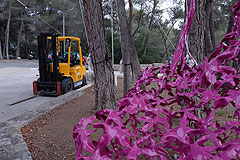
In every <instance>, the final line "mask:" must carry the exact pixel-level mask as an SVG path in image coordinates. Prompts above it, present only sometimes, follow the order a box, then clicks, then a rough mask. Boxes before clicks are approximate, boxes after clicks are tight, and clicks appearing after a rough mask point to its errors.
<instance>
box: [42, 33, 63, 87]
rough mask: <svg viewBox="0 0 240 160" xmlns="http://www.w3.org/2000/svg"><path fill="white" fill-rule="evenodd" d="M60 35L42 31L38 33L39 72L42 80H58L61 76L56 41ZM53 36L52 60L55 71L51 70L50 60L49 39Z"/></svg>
mask: <svg viewBox="0 0 240 160" xmlns="http://www.w3.org/2000/svg"><path fill="white" fill-rule="evenodd" d="M58 36H59V35H57V34H52V33H40V35H38V56H39V57H38V58H39V73H40V81H44V82H58V77H59V63H58V61H59V60H58V56H57V51H56V48H57V46H56V41H57V37H58ZM48 37H51V39H50V41H51V42H50V43H51V44H52V46H51V51H52V61H53V72H50V62H49V60H48V58H47V57H48V53H50V52H49V45H50V43H49V39H48Z"/></svg>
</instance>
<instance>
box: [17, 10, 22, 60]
mask: <svg viewBox="0 0 240 160" xmlns="http://www.w3.org/2000/svg"><path fill="white" fill-rule="evenodd" d="M22 14H23V10H22V12H21V17H22ZM22 30H23V19H21V25H20V30H19V33H18V41H17V51H16V57H19V53H20V44H21V36H22Z"/></svg>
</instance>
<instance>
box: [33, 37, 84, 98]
mask: <svg viewBox="0 0 240 160" xmlns="http://www.w3.org/2000/svg"><path fill="white" fill-rule="evenodd" d="M73 43H74V44H77V45H75V49H76V48H77V49H76V50H77V52H73V51H72V48H73V47H72V44H73ZM76 46H77V47H76ZM76 50H75V51H76ZM38 59H39V76H40V77H39V78H38V79H37V81H34V82H33V93H34V95H37V94H40V95H50V96H60V95H61V94H65V93H67V92H69V91H71V90H73V89H76V88H78V87H81V86H84V85H85V84H86V77H85V75H86V67H85V66H84V65H83V61H82V50H81V45H80V38H77V37H61V36H59V35H58V34H55V33H40V34H39V35H38Z"/></svg>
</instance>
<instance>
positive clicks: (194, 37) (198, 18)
mask: <svg viewBox="0 0 240 160" xmlns="http://www.w3.org/2000/svg"><path fill="white" fill-rule="evenodd" d="M195 2H196V6H195V14H194V19H193V22H192V26H191V29H190V32H189V49H190V52H191V54H192V55H193V57H194V58H195V59H196V61H197V63H198V64H201V63H202V62H203V60H204V55H205V54H204V30H205V29H204V24H205V19H204V16H205V15H204V9H205V0H196V1H195Z"/></svg>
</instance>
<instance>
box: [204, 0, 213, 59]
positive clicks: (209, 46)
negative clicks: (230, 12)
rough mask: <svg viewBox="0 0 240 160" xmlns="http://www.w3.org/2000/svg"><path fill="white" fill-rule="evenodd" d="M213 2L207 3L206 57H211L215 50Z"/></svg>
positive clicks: (209, 0) (210, 0)
mask: <svg viewBox="0 0 240 160" xmlns="http://www.w3.org/2000/svg"><path fill="white" fill-rule="evenodd" d="M212 2H213V1H212V0H208V1H206V21H205V56H209V55H210V54H211V53H212V52H213V50H214V43H215V39H214V33H213V22H212V21H213V19H212Z"/></svg>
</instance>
